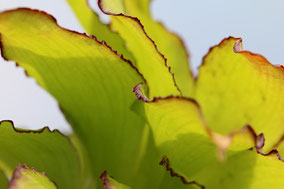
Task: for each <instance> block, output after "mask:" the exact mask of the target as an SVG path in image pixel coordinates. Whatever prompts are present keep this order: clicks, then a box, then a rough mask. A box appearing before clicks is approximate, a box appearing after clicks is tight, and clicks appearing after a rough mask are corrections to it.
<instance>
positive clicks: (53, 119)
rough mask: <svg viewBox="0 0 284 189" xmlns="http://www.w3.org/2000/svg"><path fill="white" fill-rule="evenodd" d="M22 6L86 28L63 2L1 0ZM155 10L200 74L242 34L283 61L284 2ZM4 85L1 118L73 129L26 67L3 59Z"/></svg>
mask: <svg viewBox="0 0 284 189" xmlns="http://www.w3.org/2000/svg"><path fill="white" fill-rule="evenodd" d="M91 1H92V2H94V1H95V0H91ZM17 7H31V8H37V9H41V10H44V11H46V12H48V13H50V14H52V15H54V16H55V17H56V18H57V20H58V22H59V24H60V25H61V26H63V27H66V28H68V29H72V30H77V31H80V32H83V30H82V28H81V27H80V25H79V23H78V21H77V20H76V18H75V16H74V15H73V13H72V12H71V10H70V8H69V7H68V5H67V4H65V2H64V0H49V1H45V0H0V11H3V10H6V9H11V8H17ZM152 12H153V15H154V16H155V18H157V19H158V20H161V21H162V22H163V23H164V24H165V25H166V26H167V27H168V28H169V29H170V30H171V31H175V32H176V33H178V34H180V35H181V36H182V38H183V39H184V41H185V44H186V46H187V47H188V50H189V52H190V55H191V57H190V60H191V62H192V67H193V68H194V70H195V72H196V70H197V69H196V68H197V67H198V65H199V64H200V63H201V59H202V57H203V56H204V55H205V54H206V53H207V51H208V49H209V47H211V46H213V45H216V44H217V43H219V42H220V41H221V40H222V39H223V38H225V37H228V36H230V35H232V36H235V37H242V38H243V43H244V48H245V49H246V50H250V51H252V52H255V53H260V54H262V55H264V56H265V57H266V58H267V59H268V60H269V61H270V62H271V63H273V64H284V48H283V45H284V35H283V34H284V22H283V19H284V1H283V0H270V1H267V0H238V1H230V0H195V1H191V0H155V1H154V2H153V6H152ZM165 40H166V39H165ZM0 87H1V92H0V105H1V108H0V120H3V119H11V120H13V121H14V122H15V124H16V125H17V126H21V127H29V128H41V127H43V126H46V125H48V126H50V127H51V128H60V129H61V130H64V131H68V130H69V131H70V129H69V126H68V124H67V122H66V121H65V120H64V117H63V116H62V114H61V113H60V111H59V110H58V108H57V104H56V101H55V100H54V99H53V98H52V97H51V96H50V95H49V94H47V93H46V92H45V91H44V90H43V89H41V88H40V87H39V86H38V85H37V84H36V83H35V81H34V80H33V79H31V78H27V77H26V76H25V75H24V72H23V70H22V69H21V68H15V65H14V64H13V63H5V62H4V61H3V60H2V59H0Z"/></svg>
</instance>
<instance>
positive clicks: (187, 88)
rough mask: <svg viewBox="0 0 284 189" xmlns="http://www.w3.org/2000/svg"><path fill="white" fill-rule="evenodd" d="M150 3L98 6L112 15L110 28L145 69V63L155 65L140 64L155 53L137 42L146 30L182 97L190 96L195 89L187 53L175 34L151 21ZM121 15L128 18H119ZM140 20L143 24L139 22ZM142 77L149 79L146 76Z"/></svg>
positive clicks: (118, 0) (111, 1)
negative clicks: (163, 58)
mask: <svg viewBox="0 0 284 189" xmlns="http://www.w3.org/2000/svg"><path fill="white" fill-rule="evenodd" d="M149 4H150V0H100V1H99V5H100V6H101V8H102V10H103V11H104V12H105V13H107V14H110V15H113V16H111V18H112V24H111V27H112V28H113V29H115V30H117V31H118V33H119V34H120V35H121V36H122V38H123V39H124V40H125V41H126V43H127V44H128V45H129V46H128V48H129V50H130V51H131V52H132V53H133V54H134V55H135V58H137V64H138V67H139V68H140V67H142V68H144V67H145V68H146V67H147V64H149V63H150V64H154V62H155V61H153V60H152V61H150V60H149V58H147V60H148V61H149V62H144V61H143V57H144V58H145V57H149V56H152V57H154V55H155V54H156V53H155V52H154V51H155V50H154V49H153V48H152V49H153V50H151V51H150V49H151V48H149V47H146V46H145V45H143V44H141V42H139V40H138V39H140V38H141V39H143V38H145V37H144V34H143V32H144V31H145V32H146V33H147V34H146V33H145V34H146V35H149V36H150V38H151V39H153V40H154V41H155V44H156V45H157V48H158V50H159V51H160V52H161V53H162V54H163V55H165V57H166V58H167V65H169V66H170V67H171V71H172V72H173V73H174V74H175V80H176V83H177V85H178V87H179V88H180V89H181V91H182V94H183V95H184V96H187V97H192V94H193V90H194V81H193V77H192V75H191V73H190V70H189V65H188V64H189V63H188V54H187V52H186V49H185V47H184V44H183V42H182V40H181V39H180V38H179V37H178V36H177V35H175V34H173V33H171V32H169V31H168V30H167V29H166V28H165V27H164V26H163V25H162V24H161V23H158V22H155V21H154V20H153V19H152V17H151V14H150V8H149ZM120 13H122V14H124V15H127V16H124V15H121V14H120ZM129 16H131V17H129ZM136 17H137V18H138V19H137V18H136ZM140 21H141V23H142V24H141V23H140ZM136 22H138V23H139V24H137V23H136ZM142 25H143V26H142ZM144 27H145V28H144ZM142 30H143V32H142ZM131 32H133V34H132V35H133V37H135V39H136V40H135V41H133V40H131V39H132V38H130V36H128V35H130V33H131ZM146 40H147V39H144V41H145V42H144V43H146ZM149 45H150V44H149ZM141 51H142V52H141ZM146 51H148V52H146ZM150 53H151V54H150ZM140 56H141V57H140ZM160 61H161V60H160ZM148 71H151V74H152V72H153V71H154V70H152V69H151V68H150V70H148ZM145 72H146V71H143V72H142V73H143V75H145ZM159 72H161V71H159ZM159 72H157V71H155V73H156V74H158V73H159ZM152 75H153V74H152ZM145 77H146V78H148V77H147V76H146V75H145ZM147 80H148V79H147ZM164 85H165V84H164ZM150 88H151V87H150ZM160 95H162V94H160ZM168 95H169V94H168ZM154 96H158V95H154Z"/></svg>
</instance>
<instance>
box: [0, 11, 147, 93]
mask: <svg viewBox="0 0 284 189" xmlns="http://www.w3.org/2000/svg"><path fill="white" fill-rule="evenodd" d="M17 11H28V12H33V13H35V14H36V13H39V14H41V15H44V16H46V17H47V18H49V19H50V20H51V21H52V22H53V23H54V24H55V25H56V26H57V27H58V28H59V29H61V30H63V31H66V32H69V33H73V34H76V35H79V36H83V37H86V38H89V39H93V40H94V41H95V42H96V43H98V44H99V45H101V46H105V47H107V48H108V49H109V50H110V51H111V52H112V53H113V54H114V55H115V56H118V57H119V58H120V59H121V60H123V61H124V62H125V63H127V64H128V65H129V66H130V67H132V68H133V69H134V70H135V71H136V73H137V74H138V75H139V76H140V77H141V78H142V79H143V81H144V83H145V85H146V86H147V88H148V84H147V81H146V79H145V78H144V76H143V75H142V74H141V73H140V72H139V70H138V69H137V68H136V67H135V66H134V65H133V63H132V62H131V61H130V60H128V59H126V58H124V56H123V54H118V52H117V51H116V50H113V49H112V47H111V46H109V45H108V44H107V43H106V42H105V41H104V40H103V41H99V40H98V39H97V37H96V36H94V35H90V36H89V35H87V34H86V33H79V32H77V31H74V30H69V29H66V28H63V27H61V26H60V25H59V24H58V22H57V20H56V18H55V17H53V16H52V15H51V14H48V13H46V12H45V11H41V10H37V9H30V8H17V9H12V10H6V11H3V12H0V15H1V14H6V13H10V12H17ZM0 52H1V56H2V57H3V59H4V60H6V61H9V59H8V58H7V57H5V53H4V45H3V42H2V36H1V32H0ZM18 66H19V64H18V63H17V62H16V67H18ZM24 70H25V69H24ZM25 74H26V76H28V77H29V74H28V72H27V70H25ZM148 91H149V88H148Z"/></svg>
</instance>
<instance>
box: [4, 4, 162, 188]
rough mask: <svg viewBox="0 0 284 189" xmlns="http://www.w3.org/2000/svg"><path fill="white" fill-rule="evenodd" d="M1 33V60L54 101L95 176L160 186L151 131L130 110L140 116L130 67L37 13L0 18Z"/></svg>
mask: <svg viewBox="0 0 284 189" xmlns="http://www.w3.org/2000/svg"><path fill="white" fill-rule="evenodd" d="M30 23H33V25H31V24H30ZM23 28H24V29H23ZM0 33H1V41H2V51H3V52H2V53H3V56H4V57H5V58H6V59H8V60H14V61H16V62H17V63H18V65H20V66H22V67H24V68H25V69H26V71H27V74H28V75H30V76H33V77H34V78H36V80H37V81H38V83H39V84H40V85H41V86H43V87H44V88H45V89H46V90H48V91H49V92H50V93H51V94H52V95H53V96H54V97H55V98H56V99H57V100H58V102H59V104H60V107H61V109H62V110H63V112H64V114H65V116H66V117H67V119H68V120H69V122H70V123H71V125H72V127H73V129H74V131H75V132H76V133H77V135H78V137H79V138H80V140H81V141H82V144H83V145H84V147H85V148H86V149H87V155H89V156H90V160H91V164H92V165H91V167H92V170H93V172H94V173H95V178H96V177H97V176H98V175H99V174H100V173H101V172H102V171H104V170H108V171H109V172H111V173H112V175H113V176H114V177H115V178H117V179H118V180H119V181H120V182H122V183H126V184H128V185H129V186H131V187H132V186H133V187H135V188H139V187H140V188H143V187H144V188H147V187H149V185H153V183H154V182H155V181H156V182H157V183H155V184H157V185H159V180H161V179H162V178H163V173H165V170H163V169H162V168H159V166H157V165H158V163H159V161H158V160H157V161H156V162H155V161H151V160H153V158H154V159H155V158H156V157H155V156H154V155H153V154H151V153H150V152H155V150H156V149H155V148H154V146H153V145H154V144H153V142H151V141H153V140H152V139H151V131H150V130H149V128H148V127H147V126H145V120H143V117H142V116H140V115H138V114H137V113H135V112H133V110H134V109H135V110H141V111H142V112H141V113H143V104H142V103H140V102H139V101H136V99H135V96H134V95H133V94H132V93H131V90H132V87H133V86H134V85H135V84H137V83H141V82H144V80H143V78H142V76H141V75H140V74H139V73H138V72H137V70H136V69H135V68H134V67H133V66H132V65H131V63H130V62H128V61H126V60H124V59H122V58H121V57H120V56H118V55H116V54H115V53H114V52H113V51H112V50H111V49H110V48H109V47H108V46H106V45H104V44H101V43H99V42H98V41H96V40H95V39H93V38H90V37H87V36H85V35H82V34H78V33H74V32H70V31H67V30H64V29H62V28H60V27H58V26H57V25H56V23H55V21H54V18H52V17H51V16H49V15H47V14H46V13H43V12H40V11H33V10H30V9H19V10H16V11H8V12H4V13H2V14H1V15H0ZM149 148H150V149H152V150H149ZM145 153H147V154H146V155H145V156H144V154H145ZM147 162H148V163H147ZM149 162H151V164H149ZM145 165H146V166H145ZM36 167H38V166H36ZM140 175H141V177H140V178H139V176H140ZM142 176H143V178H142ZM147 176H150V177H151V178H150V179H148V178H147V179H146V177H147ZM145 179H146V180H145Z"/></svg>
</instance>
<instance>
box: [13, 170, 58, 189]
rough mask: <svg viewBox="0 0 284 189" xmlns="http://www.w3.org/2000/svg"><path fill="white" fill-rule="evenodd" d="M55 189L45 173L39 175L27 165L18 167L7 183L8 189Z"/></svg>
mask: <svg viewBox="0 0 284 189" xmlns="http://www.w3.org/2000/svg"><path fill="white" fill-rule="evenodd" d="M29 188H33V189H56V188H57V187H56V185H55V184H54V183H53V182H52V181H50V180H49V179H48V178H47V177H46V175H45V173H40V172H38V171H37V170H35V169H34V168H29V167H28V166H27V165H23V166H21V165H19V166H18V167H17V168H16V169H15V171H14V173H13V177H12V178H11V181H10V183H9V189H29Z"/></svg>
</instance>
